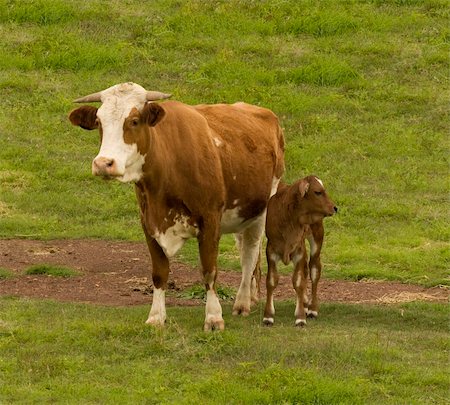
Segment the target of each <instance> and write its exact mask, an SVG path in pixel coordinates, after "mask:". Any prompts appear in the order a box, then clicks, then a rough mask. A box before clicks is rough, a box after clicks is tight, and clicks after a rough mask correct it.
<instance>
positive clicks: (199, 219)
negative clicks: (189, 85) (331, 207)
mask: <svg viewBox="0 0 450 405" xmlns="http://www.w3.org/2000/svg"><path fill="white" fill-rule="evenodd" d="M83 108H85V109H84V110H82V109H83ZM87 108H88V107H81V109H77V110H75V111H73V112H72V113H71V115H70V119H71V121H72V123H74V124H75V125H80V124H79V123H80V122H84V120H85V119H88V117H84V118H82V119H80V118H79V116H80V115H81V116H83V115H84V114H87V113H88V114H89V120H90V121H91V118H90V116H91V114H92V113H93V110H90V109H89V110H88V109H87ZM123 130H124V140H125V142H126V143H129V144H133V143H136V144H137V148H138V151H139V152H140V153H141V154H142V155H145V156H146V158H145V163H144V166H143V173H144V175H143V178H142V179H141V180H140V181H139V182H137V183H136V195H137V199H138V202H139V206H140V212H141V222H142V226H143V228H144V233H145V235H146V238H147V242H148V247H149V250H150V253H151V257H152V262H153V283H154V285H155V287H156V288H162V289H166V287H167V277H168V273H169V262H168V259H167V257H166V255H165V254H164V252H163V250H162V248H161V247H160V246H159V245H158V243H157V242H156V240H155V239H154V237H153V235H155V233H156V232H162V233H164V231H165V230H166V229H167V228H169V227H170V226H172V225H173V224H174V218H175V217H176V216H177V215H182V216H185V217H188V222H189V224H191V225H193V226H195V227H196V228H197V229H198V234H197V239H198V242H199V251H200V259H201V264H202V269H203V274H204V278H205V283H206V284H207V288H210V287H209V286H208V283H209V282H210V281H211V280H215V277H216V274H217V255H218V244H219V238H220V222H221V217H222V213H223V211H224V210H225V209H229V208H230V209H231V208H235V207H236V206H238V207H239V216H240V217H242V218H243V219H245V220H250V219H253V218H255V217H257V216H259V215H260V214H262V213H263V212H264V210H265V208H266V206H267V202H268V200H269V197H270V193H271V189H272V181H273V179H274V178H280V177H281V175H282V173H283V171H284V137H283V133H282V130H281V128H280V126H279V123H278V119H277V117H276V116H275V115H274V114H273V113H272V112H271V111H270V110H267V109H264V108H261V107H256V106H252V105H248V104H245V103H237V104H233V105H227V104H217V105H198V106H189V105H186V104H183V103H180V102H177V101H167V102H164V103H162V104H156V103H147V104H146V105H145V107H144V108H143V110H142V112H139V111H138V110H137V109H133V110H132V111H131V113H130V115H129V117H128V118H127V119H126V120H125V122H124V125H123ZM219 327H220V325H219Z"/></svg>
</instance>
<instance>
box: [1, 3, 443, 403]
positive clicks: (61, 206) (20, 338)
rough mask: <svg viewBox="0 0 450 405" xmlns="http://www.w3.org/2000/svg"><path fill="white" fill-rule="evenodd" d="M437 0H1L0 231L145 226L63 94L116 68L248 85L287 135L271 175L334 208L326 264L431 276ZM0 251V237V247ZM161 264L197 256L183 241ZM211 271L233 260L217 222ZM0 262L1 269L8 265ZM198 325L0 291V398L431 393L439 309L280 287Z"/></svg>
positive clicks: (427, 399) (439, 152)
mask: <svg viewBox="0 0 450 405" xmlns="http://www.w3.org/2000/svg"><path fill="white" fill-rule="evenodd" d="M449 10H450V9H449V8H448V2H447V1H446V0H383V1H381V0H346V1H339V0H317V1H313V0H271V1H268V0H261V1H253V0H230V1H225V0H203V1H201V0H191V1H182V0H155V1H152V2H142V1H137V0H126V1H117V0H92V1H85V2H80V1H75V0H23V1H14V0H0V95H1V109H0V238H33V239H55V238H67V239H69V238H101V239H123V240H139V241H142V240H143V234H142V231H141V228H140V224H139V220H138V212H137V205H136V202H135V197H134V191H133V187H132V185H123V184H118V183H113V182H104V181H101V180H100V179H98V178H94V177H92V175H91V169H90V167H91V161H92V159H93V157H95V155H96V154H97V152H98V148H99V137H98V134H97V133H94V132H86V131H82V130H80V129H79V128H75V127H72V126H71V125H70V123H69V121H68V119H67V115H68V113H69V112H70V110H71V109H72V108H74V107H75V105H74V104H73V103H72V100H73V99H75V98H77V97H80V96H83V95H85V94H88V93H92V92H96V91H99V90H102V89H104V88H107V87H109V86H111V85H113V84H116V83H120V82H125V81H134V82H136V83H139V84H141V85H143V86H144V87H146V88H148V89H152V90H159V91H163V92H170V93H172V94H173V95H174V98H175V99H177V100H180V101H183V102H186V103H191V104H195V103H215V102H230V103H231V102H235V101H246V102H249V103H254V104H258V105H262V106H265V107H268V108H271V109H272V110H273V111H274V112H275V113H276V114H277V115H278V116H279V117H280V120H281V123H282V126H283V127H284V129H285V136H286V140H287V149H286V166H287V171H286V179H287V180H289V181H291V180H294V179H297V178H299V177H300V176H304V175H306V174H310V173H314V174H317V175H319V176H320V177H321V178H322V180H324V182H325V184H326V186H327V189H328V191H329V193H330V194H331V196H332V197H333V199H334V200H335V202H336V204H337V205H338V206H339V209H340V211H339V215H337V216H335V217H333V218H332V219H329V220H327V221H326V243H325V248H324V253H323V261H324V274H325V277H328V278H343V279H351V280H361V279H367V278H370V279H384V280H400V281H403V282H409V283H416V284H421V285H425V286H434V285H440V284H443V285H447V286H448V285H449V284H450V279H449V274H448V268H449V251H450V249H449V247H450V246H449V239H450V238H449V236H450V235H449V229H450V227H449V216H448V196H449V170H448V168H449V159H448V157H449V153H448V152H449V140H450V137H449V129H450V128H449V121H448V112H449V108H448V106H449V103H448V102H449V87H450V86H449V76H448V75H449V48H450V47H449V42H450V41H449V40H450V29H449V12H450V11H449ZM1 253H2V252H0V254H1ZM179 259H180V260H183V261H186V262H190V263H194V262H196V261H197V252H196V246H195V242H194V241H192V242H190V243H188V244H187V245H186V246H185V248H184V249H183V250H182V252H181V253H180V256H179ZM219 261H220V266H221V267H223V268H227V269H230V270H233V269H236V268H238V259H237V252H236V250H235V247H234V242H233V239H232V238H231V237H226V238H224V239H223V242H222V244H221V255H220V260H219ZM12 276H13V274H12V273H11V271H10V269H5V268H2V269H0V282H1V279H2V278H7V277H12ZM224 307H225V308H224V316H225V322H226V325H227V329H226V330H225V332H224V333H222V334H216V333H213V334H205V333H203V332H200V330H201V328H202V322H203V316H204V315H203V313H204V309H203V308H201V307H195V308H168V315H169V322H168V325H167V327H166V328H165V329H163V330H160V329H154V328H149V327H146V326H145V325H143V320H144V319H145V317H146V314H147V312H148V307H145V308H143V307H135V308H104V307H97V306H87V305H75V304H56V303H54V302H50V301H44V302H41V301H29V300H22V299H13V298H2V299H0V403H80V401H81V402H82V403H186V404H190V403H202V404H203V403H205V404H207V403H211V404H212V403H236V404H243V403H258V404H264V403H311V404H329V403H342V404H345V403H347V404H358V403H359V404H423V403H436V404H448V403H449V402H448V392H449V377H450V376H449V373H448V371H449V367H448V353H449V352H448V350H449V348H448V343H449V342H448V308H447V307H446V306H445V305H442V304H430V303H428V304H426V303H411V304H402V305H392V306H389V307H387V306H376V307H374V306H364V305H342V304H340V305H331V304H324V305H323V306H322V309H321V317H320V318H319V319H318V320H317V321H313V322H309V323H308V326H307V328H306V329H304V330H298V329H295V328H294V327H293V326H292V324H293V319H292V313H293V303H280V304H279V305H277V316H278V317H277V324H276V326H275V327H274V328H272V329H267V328H262V327H261V326H260V325H261V316H262V314H261V307H258V309H257V310H256V311H255V312H254V313H252V314H251V315H250V317H249V318H247V319H240V318H232V317H231V316H230V315H229V314H230V312H231V309H230V304H225V306H224Z"/></svg>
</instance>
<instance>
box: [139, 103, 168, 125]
mask: <svg viewBox="0 0 450 405" xmlns="http://www.w3.org/2000/svg"><path fill="white" fill-rule="evenodd" d="M165 115H166V112H165V111H164V108H162V107H161V105H160V104H157V103H147V104H145V106H144V109H143V110H142V120H143V121H145V122H147V124H148V125H150V126H151V127H154V126H155V125H156V124H157V123H158V122H159V121H161V120H162V119H163V117H164V116H165Z"/></svg>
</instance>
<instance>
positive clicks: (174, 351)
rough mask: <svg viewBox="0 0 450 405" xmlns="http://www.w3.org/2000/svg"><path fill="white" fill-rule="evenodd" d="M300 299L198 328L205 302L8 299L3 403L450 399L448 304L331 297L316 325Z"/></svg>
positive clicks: (0, 310) (2, 316) (1, 365)
mask: <svg viewBox="0 0 450 405" xmlns="http://www.w3.org/2000/svg"><path fill="white" fill-rule="evenodd" d="M293 308H294V304H293V303H291V302H289V303H283V304H279V305H278V306H277V309H278V314H279V316H278V319H277V324H276V325H275V326H274V327H272V328H267V327H262V326H261V321H262V308H260V309H259V310H256V311H255V312H254V313H252V314H251V315H250V317H249V318H246V319H243V318H236V317H231V316H230V313H231V306H230V305H226V306H225V311H224V314H225V322H226V323H227V329H226V330H225V331H224V332H223V333H212V334H211V333H209V334H207V333H204V332H200V330H201V328H202V322H203V308H201V307H191V308H169V309H168V316H169V321H168V324H167V325H166V327H165V328H164V329H155V328H149V327H147V326H146V325H144V323H143V320H144V319H145V316H146V314H147V311H148V308H147V307H133V308H116V309H114V308H105V307H98V306H92V305H81V304H78V305H76V304H58V305H55V304H54V303H53V302H48V301H47V302H42V301H29V300H17V299H12V298H3V299H1V300H0V320H1V321H0V353H1V355H0V402H1V403H5V404H6V403H27V404H32V403H39V404H42V403H65V404H66V403H67V404H71V403H74V404H75V403H83V404H89V403H96V404H98V403H108V404H112V403H133V404H136V403H138V404H157V403H158V404H160V403H171V404H195V403H201V404H275V403H284V404H290V403H302V404H338V403H339V404H352V405H353V404H364V405H367V404H377V405H378V404H395V405H398V404H448V382H449V378H450V376H449V369H448V349H449V347H448V344H449V341H448V328H447V325H448V313H447V310H446V307H445V306H443V305H436V304H429V303H428V304H425V303H421V304H419V303H411V304H402V305H393V306H390V307H389V308H387V307H375V308H374V307H369V306H364V305H342V304H341V305H331V304H328V305H323V311H322V317H321V318H320V319H318V320H316V321H311V322H309V323H308V326H307V329H298V328H295V327H294V326H293Z"/></svg>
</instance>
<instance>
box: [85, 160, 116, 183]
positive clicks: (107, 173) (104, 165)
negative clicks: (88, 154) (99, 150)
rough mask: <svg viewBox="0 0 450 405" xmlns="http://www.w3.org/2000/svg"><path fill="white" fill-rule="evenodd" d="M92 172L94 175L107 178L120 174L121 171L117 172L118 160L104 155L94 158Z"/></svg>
mask: <svg viewBox="0 0 450 405" xmlns="http://www.w3.org/2000/svg"><path fill="white" fill-rule="evenodd" d="M92 174H93V175H94V176H103V177H105V178H107V179H110V178H113V177H117V176H120V173H118V172H117V164H116V161H115V160H114V159H110V158H106V157H102V156H100V157H96V158H95V159H94V160H93V162H92Z"/></svg>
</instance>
